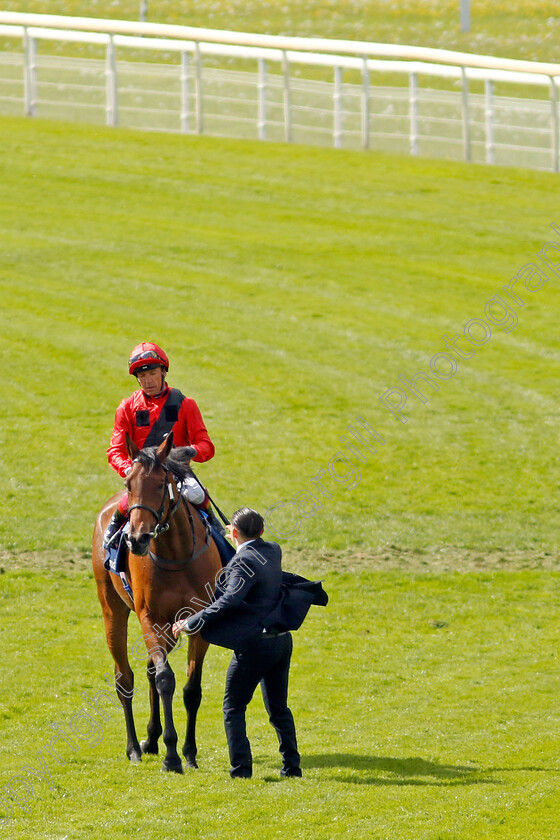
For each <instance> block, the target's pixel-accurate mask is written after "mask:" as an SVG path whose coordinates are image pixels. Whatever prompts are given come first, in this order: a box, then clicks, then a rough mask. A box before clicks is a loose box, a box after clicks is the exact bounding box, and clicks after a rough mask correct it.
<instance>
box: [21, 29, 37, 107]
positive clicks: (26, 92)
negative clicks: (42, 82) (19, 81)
mask: <svg viewBox="0 0 560 840" xmlns="http://www.w3.org/2000/svg"><path fill="white" fill-rule="evenodd" d="M23 54H24V62H25V64H24V71H23V96H24V106H25V115H26V116H27V117H34V116H35V114H36V112H37V42H36V40H35V38H32V37H31V35H30V34H29V31H28V29H27V26H24V28H23Z"/></svg>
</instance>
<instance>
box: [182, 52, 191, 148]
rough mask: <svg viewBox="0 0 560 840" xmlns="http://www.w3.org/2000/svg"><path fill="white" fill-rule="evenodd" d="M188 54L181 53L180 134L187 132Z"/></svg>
mask: <svg viewBox="0 0 560 840" xmlns="http://www.w3.org/2000/svg"><path fill="white" fill-rule="evenodd" d="M189 110H190V109H189V54H188V52H186V51H184V52H182V53H181V133H182V134H188V132H189V128H190V126H189Z"/></svg>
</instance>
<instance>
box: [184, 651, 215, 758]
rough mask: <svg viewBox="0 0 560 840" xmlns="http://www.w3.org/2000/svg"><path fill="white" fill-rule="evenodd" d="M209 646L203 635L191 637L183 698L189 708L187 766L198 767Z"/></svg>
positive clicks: (186, 747) (185, 747)
mask: <svg viewBox="0 0 560 840" xmlns="http://www.w3.org/2000/svg"><path fill="white" fill-rule="evenodd" d="M208 647H209V645H208V642H205V641H204V640H203V639H202V637H201V636H199V635H195V636H190V637H189V653H188V656H189V665H188V671H187V682H186V683H185V687H184V688H183V700H184V703H185V709H186V710H187V732H186V735H185V743H184V744H183V755H184V756H185V760H186V762H187V767H198V764H197V763H196V753H197V746H196V716H197V713H198V709H199V707H200V703H201V700H202V665H203V662H204V657H205V655H206V651H207V650H208Z"/></svg>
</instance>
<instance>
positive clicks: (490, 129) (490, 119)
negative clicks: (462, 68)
mask: <svg viewBox="0 0 560 840" xmlns="http://www.w3.org/2000/svg"><path fill="white" fill-rule="evenodd" d="M484 91H485V94H486V97H485V100H484V101H485V109H484V116H485V123H486V163H490V164H491V163H494V82H492V81H491V80H490V79H485V80H484Z"/></svg>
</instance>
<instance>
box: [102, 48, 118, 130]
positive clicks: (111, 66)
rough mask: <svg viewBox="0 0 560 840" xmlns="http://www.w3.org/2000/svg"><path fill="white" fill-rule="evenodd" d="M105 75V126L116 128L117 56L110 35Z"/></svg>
mask: <svg viewBox="0 0 560 840" xmlns="http://www.w3.org/2000/svg"><path fill="white" fill-rule="evenodd" d="M105 75H106V77H107V91H106V107H105V110H106V114H107V125H112V126H116V125H118V122H119V103H118V91H117V56H116V51H115V42H114V39H113V36H112V35H109V40H108V41H107V52H106V58H105Z"/></svg>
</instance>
